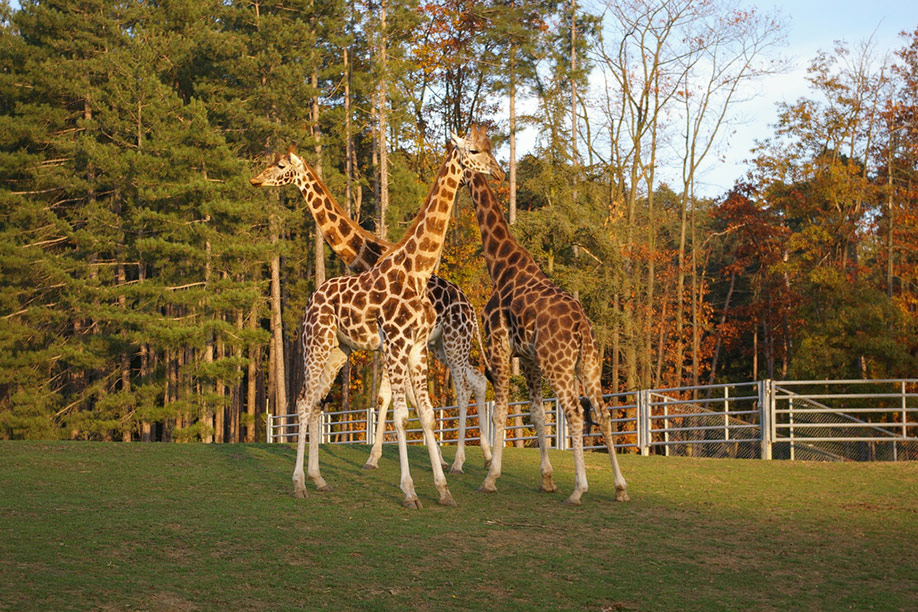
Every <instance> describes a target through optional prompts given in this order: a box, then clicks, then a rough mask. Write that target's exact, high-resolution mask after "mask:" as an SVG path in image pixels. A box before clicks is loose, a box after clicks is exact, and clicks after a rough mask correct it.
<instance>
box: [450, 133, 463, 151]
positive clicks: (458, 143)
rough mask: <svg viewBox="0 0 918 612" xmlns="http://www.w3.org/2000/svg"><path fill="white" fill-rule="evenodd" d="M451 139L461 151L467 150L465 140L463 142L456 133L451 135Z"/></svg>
mask: <svg viewBox="0 0 918 612" xmlns="http://www.w3.org/2000/svg"><path fill="white" fill-rule="evenodd" d="M449 139H450V140H452V141H453V144H454V145H455V146H456V147H458V148H460V149H465V140H463V139H462V138H459V136H457V135H456V133H455V132H450V133H449Z"/></svg>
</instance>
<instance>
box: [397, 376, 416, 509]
mask: <svg viewBox="0 0 918 612" xmlns="http://www.w3.org/2000/svg"><path fill="white" fill-rule="evenodd" d="M392 411H393V419H394V420H395V437H396V438H397V439H398V461H399V467H400V468H401V480H400V482H399V488H401V490H402V493H404V494H405V499H403V500H402V505H403V506H404V507H406V508H411V509H419V508H422V507H423V506H422V505H421V500H420V499H418V494H417V493H416V492H415V490H414V481H413V480H412V479H411V470H410V469H409V467H408V440H407V437H406V433H405V429H406V427H407V425H408V405H407V403H406V402H405V394H404V393H403V392H396V393H395V394H394V395H393V402H392Z"/></svg>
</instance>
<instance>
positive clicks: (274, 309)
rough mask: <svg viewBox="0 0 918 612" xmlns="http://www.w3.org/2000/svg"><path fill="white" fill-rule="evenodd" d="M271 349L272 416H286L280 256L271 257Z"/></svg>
mask: <svg viewBox="0 0 918 612" xmlns="http://www.w3.org/2000/svg"><path fill="white" fill-rule="evenodd" d="M279 223H280V222H279V221H278V219H277V217H276V216H273V217H272V219H271V244H274V245H277V243H278V240H279V239H278V233H279V230H278V225H279ZM271 334H272V336H271V339H272V342H271V348H272V351H271V353H272V357H271V359H272V363H273V365H274V372H273V374H274V380H273V393H274V414H275V415H281V414H287V387H286V384H287V383H286V381H287V375H286V371H285V368H284V332H283V319H282V318H281V288H280V255H278V254H276V253H275V254H274V255H273V256H272V257H271Z"/></svg>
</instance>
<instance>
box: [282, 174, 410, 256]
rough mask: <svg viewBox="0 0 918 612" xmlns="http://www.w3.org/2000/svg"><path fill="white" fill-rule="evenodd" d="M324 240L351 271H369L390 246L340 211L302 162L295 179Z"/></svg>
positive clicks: (321, 184) (326, 189)
mask: <svg viewBox="0 0 918 612" xmlns="http://www.w3.org/2000/svg"><path fill="white" fill-rule="evenodd" d="M294 182H295V183H296V186H297V188H298V189H299V190H300V193H301V194H302V195H303V199H304V200H305V201H306V205H307V206H308V207H309V211H310V212H311V213H312V216H313V218H314V219H315V221H316V224H317V226H318V227H319V230H320V231H321V232H322V235H323V236H324V237H325V241H326V242H327V243H328V245H329V246H330V247H331V248H332V250H333V251H334V252H335V254H336V255H337V256H338V257H340V258H341V259H342V260H343V261H344V263H345V264H346V265H347V267H348V268H350V269H351V270H352V271H354V272H363V271H364V270H369V269H370V268H372V267H373V266H374V265H375V264H376V262H377V261H378V260H379V259H380V258H381V257H382V256H383V254H384V253H385V252H386V251H388V250H389V249H391V248H392V243H391V242H388V241H386V240H383V239H381V238H379V237H377V236H374V235H373V234H372V233H370V232H368V231H367V230H365V229H363V228H362V227H360V225H358V224H357V223H355V222H354V221H353V219H351V218H350V217H349V216H348V215H347V214H346V213H345V212H344V210H342V209H341V206H339V205H338V203H337V202H336V201H335V198H334V197H332V195H331V193H329V191H328V188H327V187H326V186H325V183H323V182H322V179H320V178H319V176H318V175H317V174H316V171H315V170H313V169H312V167H311V166H310V165H309V164H307V163H306V162H305V160H304V161H303V168H302V170H300V171H298V172H297V174H296V177H295V179H294Z"/></svg>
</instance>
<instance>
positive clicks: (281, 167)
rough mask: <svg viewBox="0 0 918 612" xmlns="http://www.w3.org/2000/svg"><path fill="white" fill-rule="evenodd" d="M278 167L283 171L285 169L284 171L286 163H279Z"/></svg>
mask: <svg viewBox="0 0 918 612" xmlns="http://www.w3.org/2000/svg"><path fill="white" fill-rule="evenodd" d="M277 167H278V168H280V169H281V170H283V169H284V162H277Z"/></svg>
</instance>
